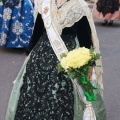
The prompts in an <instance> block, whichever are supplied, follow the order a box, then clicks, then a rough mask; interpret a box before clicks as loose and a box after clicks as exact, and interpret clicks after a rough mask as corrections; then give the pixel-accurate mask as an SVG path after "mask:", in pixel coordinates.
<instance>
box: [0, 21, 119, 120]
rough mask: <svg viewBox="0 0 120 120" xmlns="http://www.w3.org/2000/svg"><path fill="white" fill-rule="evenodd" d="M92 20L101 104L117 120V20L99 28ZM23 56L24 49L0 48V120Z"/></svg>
mask: <svg viewBox="0 0 120 120" xmlns="http://www.w3.org/2000/svg"><path fill="white" fill-rule="evenodd" d="M101 22H102V21H98V20H95V26H96V30H97V33H98V37H99V41H100V49H101V52H102V56H103V59H102V60H103V68H104V74H103V81H104V101H105V106H106V110H107V117H108V120H120V21H119V22H114V25H113V26H102V25H101ZM25 58H26V55H25V54H24V49H8V48H2V47H0V120H5V114H6V110H7V104H8V100H9V96H10V93H11V90H12V87H13V81H14V80H15V78H16V76H17V74H18V72H19V70H20V68H21V66H22V64H23V62H24V60H25Z"/></svg>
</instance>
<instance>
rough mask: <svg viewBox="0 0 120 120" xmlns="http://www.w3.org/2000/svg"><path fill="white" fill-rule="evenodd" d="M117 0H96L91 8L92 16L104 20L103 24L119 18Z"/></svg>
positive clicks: (119, 4) (110, 23)
mask: <svg viewBox="0 0 120 120" xmlns="http://www.w3.org/2000/svg"><path fill="white" fill-rule="evenodd" d="M119 7H120V1H119V0H97V2H96V3H95V5H94V9H93V16H94V18H97V19H101V20H104V22H103V23H102V24H103V25H106V24H109V25H112V24H113V21H114V20H120V10H119Z"/></svg>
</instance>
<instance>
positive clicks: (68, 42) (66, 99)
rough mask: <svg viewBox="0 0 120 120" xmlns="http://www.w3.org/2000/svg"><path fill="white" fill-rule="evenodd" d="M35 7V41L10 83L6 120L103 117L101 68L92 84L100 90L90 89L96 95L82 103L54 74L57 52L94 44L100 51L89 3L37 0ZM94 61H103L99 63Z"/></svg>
mask: <svg viewBox="0 0 120 120" xmlns="http://www.w3.org/2000/svg"><path fill="white" fill-rule="evenodd" d="M35 6H36V7H35V18H36V23H35V27H34V32H33V38H34V39H39V40H38V42H37V44H36V46H35V47H34V48H33V50H32V51H31V52H30V54H29V56H28V57H27V59H26V60H25V62H24V64H23V66H22V68H21V70H20V72H19V74H18V76H17V78H16V80H15V82H14V87H13V90H12V93H11V97H10V101H9V105H8V110H7V114H6V120H106V112H105V107H104V103H103V98H102V92H103V85H102V70H101V69H102V68H97V67H95V71H96V77H97V80H96V79H95V83H98V84H99V85H100V89H97V90H95V92H94V93H95V95H96V97H97V100H96V101H94V102H88V101H86V99H85V95H84V94H83V92H82V89H81V90H80V89H79V88H78V86H77V84H73V83H72V81H71V80H70V79H68V78H66V77H65V76H64V74H63V73H59V74H58V73H57V63H58V62H59V60H60V55H61V54H62V53H64V52H66V51H67V49H68V50H72V49H75V48H76V47H79V45H80V47H82V46H85V47H86V48H90V47H91V46H92V45H93V46H94V47H95V51H96V52H97V53H99V52H100V51H99V43H98V38H97V35H96V31H95V27H94V23H93V19H92V14H91V11H90V9H89V8H88V5H87V3H86V2H85V1H84V0H69V1H68V0H41V1H40V0H38V1H37V5H35ZM37 26H39V27H40V28H39V30H38V29H36V28H37ZM36 32H37V34H38V35H37V36H36V34H35V33H36ZM98 64H99V65H100V64H101V62H100V61H97V62H96V65H98Z"/></svg>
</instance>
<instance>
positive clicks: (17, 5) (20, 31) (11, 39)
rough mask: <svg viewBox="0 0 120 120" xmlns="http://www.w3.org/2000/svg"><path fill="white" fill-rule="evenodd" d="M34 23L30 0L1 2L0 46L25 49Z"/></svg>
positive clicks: (3, 0) (4, 0)
mask: <svg viewBox="0 0 120 120" xmlns="http://www.w3.org/2000/svg"><path fill="white" fill-rule="evenodd" d="M33 23H34V16H33V6H32V4H31V1H30V0H2V1H1V2H0V46H3V47H9V48H23V47H27V46H28V44H29V41H30V39H31V35H32V29H33Z"/></svg>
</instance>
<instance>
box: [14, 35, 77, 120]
mask: <svg viewBox="0 0 120 120" xmlns="http://www.w3.org/2000/svg"><path fill="white" fill-rule="evenodd" d="M62 39H63V41H64V42H65V44H66V46H67V47H68V46H69V48H68V49H69V50H72V49H74V48H75V47H76V42H75V36H72V35H64V36H62ZM57 62H58V60H57V57H56V55H55V54H54V52H53V49H52V47H51V45H50V43H49V40H48V38H47V35H46V34H45V33H44V35H43V36H42V37H41V38H40V40H39V41H38V43H37V45H36V46H35V47H34V49H33V50H32V52H31V55H30V59H29V61H28V63H27V65H26V73H25V75H24V77H23V85H22V87H21V89H20V97H19V101H18V106H17V110H16V115H15V120H73V116H74V96H73V85H72V82H71V80H70V79H66V78H65V77H64V75H63V74H57V68H56V66H57Z"/></svg>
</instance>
